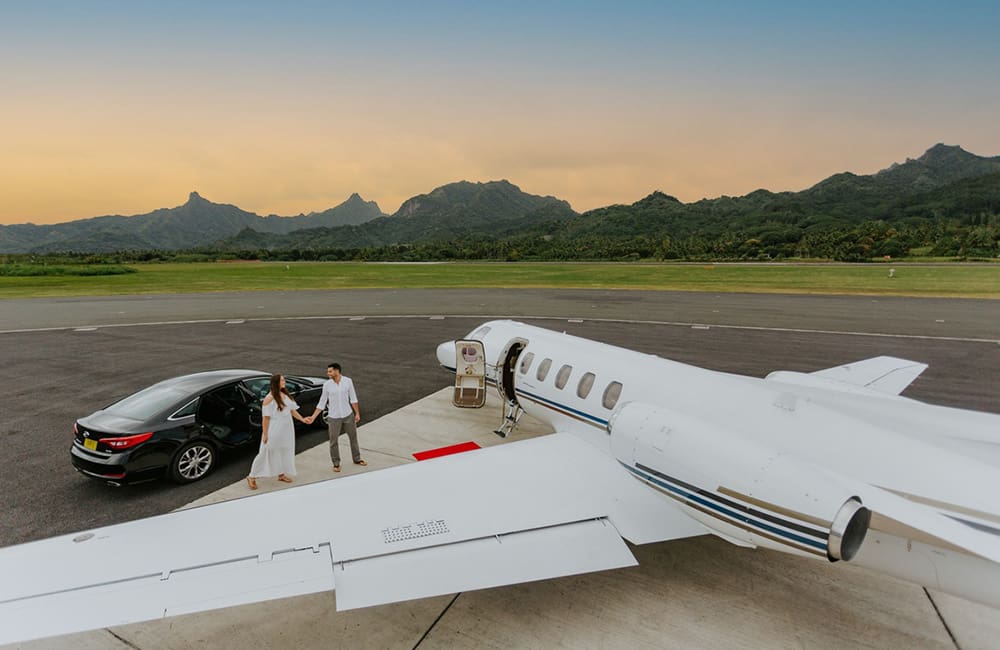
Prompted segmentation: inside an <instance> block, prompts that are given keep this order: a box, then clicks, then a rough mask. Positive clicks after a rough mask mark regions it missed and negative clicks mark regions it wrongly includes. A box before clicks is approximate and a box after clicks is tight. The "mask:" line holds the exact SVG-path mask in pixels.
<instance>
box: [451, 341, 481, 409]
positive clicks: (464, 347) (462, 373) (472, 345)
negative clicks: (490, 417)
mask: <svg viewBox="0 0 1000 650" xmlns="http://www.w3.org/2000/svg"><path fill="white" fill-rule="evenodd" d="M451 402H452V404H454V405H455V406H458V407H460V408H471V409H478V408H482V407H483V406H484V405H485V404H486V351H485V350H484V349H483V344H482V342H481V341H455V393H454V395H453V396H452V399H451Z"/></svg>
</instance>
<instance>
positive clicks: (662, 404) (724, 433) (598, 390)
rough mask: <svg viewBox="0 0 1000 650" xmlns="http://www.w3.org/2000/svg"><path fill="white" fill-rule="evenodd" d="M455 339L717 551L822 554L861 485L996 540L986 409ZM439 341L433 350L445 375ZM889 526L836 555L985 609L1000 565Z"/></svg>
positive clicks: (497, 338)
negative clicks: (481, 354)
mask: <svg viewBox="0 0 1000 650" xmlns="http://www.w3.org/2000/svg"><path fill="white" fill-rule="evenodd" d="M468 338H469V339H471V340H480V341H482V342H483V344H484V347H485V350H486V357H487V367H488V368H490V369H491V370H490V372H489V373H488V375H489V379H490V380H492V381H493V382H494V383H497V384H500V385H503V383H504V377H503V373H504V372H507V374H508V376H507V377H506V380H507V382H506V383H507V385H508V386H511V385H512V386H513V387H514V391H515V395H506V397H507V398H508V399H515V400H516V402H517V403H518V405H520V407H521V408H523V409H524V411H525V412H526V413H528V414H530V415H532V416H534V417H536V418H538V419H540V420H542V421H545V422H547V423H549V424H551V425H552V427H553V428H554V429H555V430H557V431H563V432H569V433H573V434H575V435H577V436H579V437H581V438H583V439H585V440H587V441H588V442H590V443H591V444H593V445H596V446H598V447H599V448H601V449H602V450H604V451H606V452H607V454H608V455H609V457H610V458H613V459H615V460H617V462H618V463H619V464H620V465H621V466H622V468H623V469H622V471H628V472H630V473H632V474H633V475H634V476H635V477H636V478H637V479H639V480H642V481H643V482H644V483H645V484H647V485H649V487H650V489H654V490H656V491H657V492H658V493H661V494H662V495H664V497H665V498H669V499H671V500H672V501H674V502H675V503H676V504H677V505H678V506H679V507H680V508H682V509H683V510H684V511H685V512H686V513H687V514H689V515H690V516H691V517H692V518H694V519H696V520H698V521H699V522H701V523H703V524H704V525H705V526H706V528H708V529H709V530H710V531H711V532H713V533H715V534H717V535H719V536H721V537H723V538H724V539H727V540H729V541H731V542H733V543H737V544H741V545H745V546H765V547H769V548H775V549H778V550H781V551H784V552H789V553H795V554H800V555H808V556H813V557H820V558H823V559H827V558H829V559H838V558H839V556H838V555H837V552H838V551H837V550H836V549H835V550H834V551H831V550H830V549H831V548H834V546H833V545H832V544H833V541H832V538H831V534H830V530H831V528H830V526H831V523H832V522H833V521H834V520H835V519H836V518H837V517H838V516H841V515H842V514H843V513H841V512H840V509H841V507H842V506H844V504H845V501H849V500H850V499H851V498H854V497H856V495H855V494H852V492H851V489H852V485H861V484H865V485H870V486H876V487H877V488H880V489H882V490H886V491H888V492H891V493H893V494H895V495H899V496H901V497H903V498H905V499H907V500H909V501H912V502H913V503H919V504H922V505H923V506H926V507H927V508H933V510H934V511H935V512H936V513H938V514H942V515H945V516H947V517H948V518H950V519H951V520H954V521H959V522H961V523H962V524H964V525H966V526H969V527H972V528H975V529H976V530H978V531H980V532H982V531H985V532H987V533H988V534H993V535H996V543H997V545H1000V507H998V503H997V499H998V497H997V495H998V494H1000V416H998V415H994V414H989V413H981V412H974V411H967V410H962V409H955V408H947V407H941V406H934V405H929V404H925V403H922V402H919V401H915V400H912V399H907V398H902V397H897V396H892V395H885V394H879V393H876V392H874V391H868V390H865V389H854V388H852V387H850V386H848V385H844V387H843V388H838V387H837V386H836V385H831V386H827V385H824V384H823V383H822V382H810V381H808V378H809V376H808V375H806V376H804V379H802V380H801V381H799V380H797V379H796V376H795V375H796V373H776V374H775V375H774V376H773V377H772V378H770V379H757V378H753V377H745V376H738V375H732V374H727V373H721V372H716V371H711V370H706V369H703V368H698V367H695V366H690V365H686V364H683V363H678V362H674V361H670V360H667V359H662V358H660V357H657V356H654V355H648V354H642V353H639V352H635V351H632V350H628V349H624V348H620V347H615V346H611V345H607V344H604V343H599V342H595V341H590V340H587V339H582V338H579V337H575V336H571V335H567V334H564V333H558V332H554V331H551V330H547V329H542V328H538V327H534V326H530V325H525V324H522V323H517V322H513V321H493V322H490V323H486V324H484V325H483V326H481V327H480V328H477V330H475V331H473V332H472V333H471V334H470V335H469V337H468ZM514 342H518V343H520V344H521V345H518V346H515V352H514V353H513V354H509V350H510V349H511V344H512V343H514ZM448 345H449V344H442V346H441V347H440V348H439V350H438V357H439V360H440V362H441V363H442V365H445V366H447V367H452V366H453V365H454V346H453V345H452V346H451V347H450V348H449V347H448ZM522 346H523V347H522ZM515 354H516V356H514V355H515ZM567 366H568V368H566V367H567ZM545 367H547V372H541V373H540V370H542V369H543V368H545ZM511 368H513V370H511ZM511 373H512V375H513V376H512V377H511V376H510V374H511ZM588 385H589V388H588ZM616 385H617V387H616ZM616 392H617V393H618V394H617V396H615V393H616ZM892 523H893V522H888V521H885V520H880V519H879V518H878V517H877V516H876V517H874V518H873V519H872V522H871V528H870V529H869V530H868V532H867V536H864V537H863V540H864V541H863V543H862V544H861V546H860V551H859V552H857V555H856V556H852V557H851V558H848V557H846V556H845V557H844V559H851V560H852V563H853V564H858V565H861V566H866V567H870V568H873V569H876V570H878V571H881V572H884V573H888V574H891V575H894V576H897V577H900V578H904V579H907V580H910V581H913V582H917V583H919V584H921V585H925V586H928V587H934V588H940V589H942V590H944V591H948V592H950V593H954V594H957V595H960V596H964V597H967V598H970V599H973V600H977V601H979V602H983V603H987V604H990V605H993V606H996V607H1000V565H998V564H997V563H995V562H993V561H990V560H987V559H984V558H982V557H980V556H978V555H975V554H972V553H969V552H967V551H965V550H963V549H958V548H955V547H953V546H950V545H948V544H944V543H941V542H940V540H938V539H936V538H934V537H932V536H922V535H920V534H919V531H915V530H912V529H907V528H905V527H903V528H900V527H899V526H893V525H892Z"/></svg>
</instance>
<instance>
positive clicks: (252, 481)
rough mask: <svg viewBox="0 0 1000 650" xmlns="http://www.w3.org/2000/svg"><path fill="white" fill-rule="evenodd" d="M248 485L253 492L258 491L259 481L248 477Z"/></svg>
mask: <svg viewBox="0 0 1000 650" xmlns="http://www.w3.org/2000/svg"><path fill="white" fill-rule="evenodd" d="M247 485H249V486H250V489H251V490H256V489H257V479H255V478H254V477H252V476H248V477H247Z"/></svg>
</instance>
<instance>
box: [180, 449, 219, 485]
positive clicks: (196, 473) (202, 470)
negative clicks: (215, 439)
mask: <svg viewBox="0 0 1000 650" xmlns="http://www.w3.org/2000/svg"><path fill="white" fill-rule="evenodd" d="M218 457H219V452H218V451H216V449H215V446H214V445H212V443H210V442H208V441H207V440H193V441H191V442H189V443H187V444H186V445H184V446H183V447H181V448H180V449H179V450H178V451H177V453H176V454H174V458H173V460H171V461H170V478H171V480H172V481H174V482H175V483H193V482H195V481H198V480H200V479H203V478H205V477H206V476H207V475H208V474H209V472H211V471H212V470H213V469H215V463H216V460H217V459H218Z"/></svg>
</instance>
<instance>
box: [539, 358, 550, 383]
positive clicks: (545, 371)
mask: <svg viewBox="0 0 1000 650" xmlns="http://www.w3.org/2000/svg"><path fill="white" fill-rule="evenodd" d="M551 367H552V359H542V362H541V363H540V364H538V372H537V373H536V374H535V377H537V378H538V381H545V378H546V377H548V376H549V368H551Z"/></svg>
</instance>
